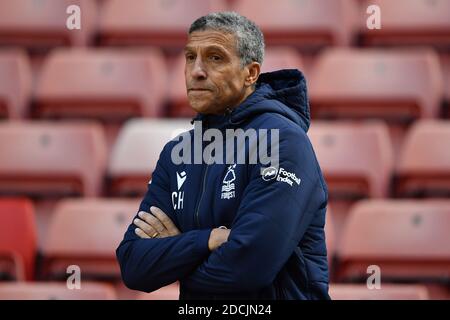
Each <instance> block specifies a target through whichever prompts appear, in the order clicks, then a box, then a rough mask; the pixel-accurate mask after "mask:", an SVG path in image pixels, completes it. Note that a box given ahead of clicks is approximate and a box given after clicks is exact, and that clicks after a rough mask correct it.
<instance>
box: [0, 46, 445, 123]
mask: <svg viewBox="0 0 450 320" xmlns="http://www.w3.org/2000/svg"><path fill="white" fill-rule="evenodd" d="M443 61H444V62H445V61H447V60H445V59H444V60H443ZM184 64H185V61H184V56H183V55H181V56H179V58H178V59H175V61H174V62H173V63H172V65H173V66H171V67H170V68H169V67H167V66H166V61H165V59H164V56H163V55H162V53H161V52H160V51H159V50H157V49H145V50H143V49H126V50H123V49H120V50H119V49H80V48H76V49H56V50H54V51H52V52H51V53H50V54H49V55H48V57H47V58H46V59H45V60H44V63H43V67H42V70H41V72H40V74H39V76H38V77H37V81H36V86H35V88H34V90H33V86H32V81H31V80H32V75H31V71H30V70H31V68H30V65H29V62H28V59H27V56H26V54H25V53H24V52H22V51H20V50H2V51H0V118H5V117H6V118H23V117H30V116H35V117H41V118H74V117H75V118H76V117H85V118H86V117H87V118H95V119H101V120H123V119H127V118H130V117H133V116H135V117H142V116H145V117H158V116H167V115H170V116H174V117H190V116H193V115H194V111H193V110H192V109H191V108H190V106H189V103H188V101H187V96H186V88H185V81H184ZM311 64H312V63H309V64H308V65H309V68H310V69H308V70H307V71H306V76H307V80H308V83H309V93H310V100H311V110H312V115H313V117H320V118H330V117H333V118H336V117H337V118H355V117H356V118H370V117H380V118H383V119H387V120H402V121H411V120H415V119H418V118H433V117H439V116H441V109H440V108H441V102H442V101H444V98H445V95H444V84H443V71H442V70H445V69H446V67H444V66H441V64H440V60H439V57H438V56H437V54H436V53H435V52H433V51H430V50H426V49H416V50H408V51H405V50H402V49H396V50H386V49H342V48H333V49H329V50H326V51H325V52H323V53H322V54H321V55H319V56H318V58H317V60H316V61H315V62H314V66H313V67H311V66H310V65H311ZM303 66H304V63H303V62H302V58H301V56H300V55H299V54H298V53H297V51H295V50H294V49H292V48H268V49H267V52H266V58H265V61H264V63H263V68H262V71H263V72H268V71H273V70H278V69H286V68H298V69H300V70H303ZM447 96H450V92H449V93H448V95H447ZM30 102H31V103H32V104H33V107H32V108H31V106H30ZM167 104H168V107H169V108H167V107H166V105H167Z"/></svg>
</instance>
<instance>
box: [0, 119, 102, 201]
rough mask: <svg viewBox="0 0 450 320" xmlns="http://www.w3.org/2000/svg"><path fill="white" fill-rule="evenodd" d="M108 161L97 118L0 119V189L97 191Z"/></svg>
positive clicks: (34, 192)
mask: <svg viewBox="0 0 450 320" xmlns="http://www.w3.org/2000/svg"><path fill="white" fill-rule="evenodd" d="M105 166H106V146H105V138H104V133H103V130H102V127H101V126H100V125H97V124H95V123H76V122H71V123H50V122H32V121H27V122H5V123H1V124H0V193H2V194H10V193H12V194H31V195H37V196H53V195H59V196H61V195H67V194H83V195H86V196H95V195H98V194H99V193H100V191H101V186H102V179H103V174H104V169H105Z"/></svg>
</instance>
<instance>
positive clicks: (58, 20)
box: [0, 0, 97, 49]
mask: <svg viewBox="0 0 450 320" xmlns="http://www.w3.org/2000/svg"><path fill="white" fill-rule="evenodd" d="M70 5H77V6H79V7H80V11H81V14H80V20H81V26H80V27H81V28H80V29H79V30H69V29H68V28H67V26H66V21H67V19H68V18H69V16H70V15H71V14H67V13H66V10H67V8H68V7H69V6H70ZM96 20H97V10H96V3H95V1H91V0H40V1H36V0H14V1H0V45H14V46H25V47H27V48H33V49H35V48H40V49H41V48H48V47H53V46H60V45H71V46H82V45H87V44H89V43H90V42H91V40H92V36H93V33H94V32H95V27H96Z"/></svg>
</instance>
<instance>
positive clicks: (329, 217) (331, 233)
mask: <svg viewBox="0 0 450 320" xmlns="http://www.w3.org/2000/svg"><path fill="white" fill-rule="evenodd" d="M325 218H326V221H325V241H326V244H327V256H328V265H329V266H330V269H331V268H332V267H333V258H334V254H335V250H336V230H335V226H334V223H333V221H334V220H333V214H332V213H331V209H330V207H328V208H327V213H326V217H325Z"/></svg>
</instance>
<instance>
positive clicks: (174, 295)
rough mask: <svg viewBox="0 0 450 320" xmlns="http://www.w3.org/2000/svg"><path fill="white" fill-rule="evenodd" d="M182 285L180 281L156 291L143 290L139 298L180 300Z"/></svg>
mask: <svg viewBox="0 0 450 320" xmlns="http://www.w3.org/2000/svg"><path fill="white" fill-rule="evenodd" d="M179 296H180V285H179V283H178V282H175V283H172V284H170V285H168V286H165V287H163V288H161V289H158V290H156V291H153V292H150V293H146V292H141V293H140V294H139V295H138V297H137V299H138V300H179Z"/></svg>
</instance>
